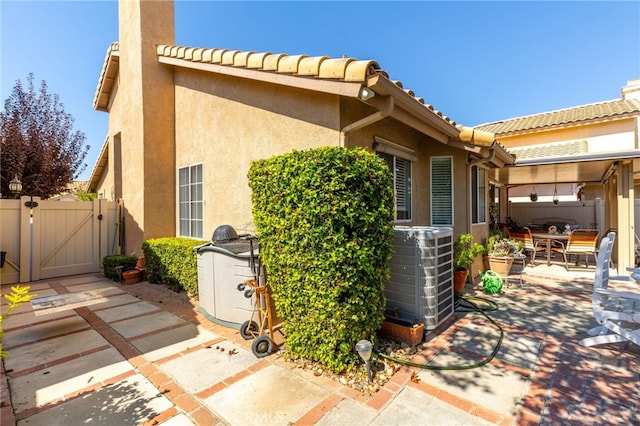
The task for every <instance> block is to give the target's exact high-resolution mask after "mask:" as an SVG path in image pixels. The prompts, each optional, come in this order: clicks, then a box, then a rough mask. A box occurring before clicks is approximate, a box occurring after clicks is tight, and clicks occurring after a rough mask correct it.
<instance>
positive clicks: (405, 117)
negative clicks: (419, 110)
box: [391, 108, 451, 145]
mask: <svg viewBox="0 0 640 426" xmlns="http://www.w3.org/2000/svg"><path fill="white" fill-rule="evenodd" d="M391 117H393V118H395V119H396V120H398V121H400V122H402V123H404V124H406V125H407V126H409V127H411V128H413V129H416V130H417V131H419V132H422V133H424V134H425V135H427V136H429V137H432V138H433V139H435V140H437V141H438V142H441V143H443V144H445V145H446V144H449V142H450V140H451V138H450V137H449V136H448V135H446V134H444V133H442V132H440V131H439V130H437V129H434V128H433V127H432V126H430V125H429V123H425V122H424V121H421V120H420V118H419V117H416V116H415V115H413V114H411V113H409V112H407V111H406V110H403V109H398V108H396V109H394V110H393V112H392V113H391Z"/></svg>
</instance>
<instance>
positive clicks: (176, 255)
mask: <svg viewBox="0 0 640 426" xmlns="http://www.w3.org/2000/svg"><path fill="white" fill-rule="evenodd" d="M203 243H204V241H198V240H192V239H190V238H181V237H166V238H155V239H150V240H146V241H144V242H143V243H142V251H143V252H144V258H145V263H146V269H147V277H148V279H149V282H150V283H156V284H157V283H159V284H167V285H168V286H169V288H171V289H173V290H175V291H181V290H185V291H186V292H187V293H189V294H192V295H197V294H198V265H197V254H196V252H195V251H193V248H194V247H195V246H199V245H201V244H203Z"/></svg>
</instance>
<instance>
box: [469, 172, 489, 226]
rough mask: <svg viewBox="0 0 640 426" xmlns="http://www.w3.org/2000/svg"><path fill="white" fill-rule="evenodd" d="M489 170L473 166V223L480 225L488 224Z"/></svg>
mask: <svg viewBox="0 0 640 426" xmlns="http://www.w3.org/2000/svg"><path fill="white" fill-rule="evenodd" d="M487 186H488V185H487V170H486V169H485V168H484V167H481V166H477V165H475V166H471V223H472V224H473V225H480V224H483V223H486V222H487Z"/></svg>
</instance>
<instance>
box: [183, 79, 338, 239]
mask: <svg viewBox="0 0 640 426" xmlns="http://www.w3.org/2000/svg"><path fill="white" fill-rule="evenodd" d="M175 111H176V118H175V126H176V172H175V173H176V179H177V171H178V169H179V168H181V167H185V166H189V165H194V164H199V163H201V164H202V169H203V183H204V185H203V186H204V194H203V196H204V211H203V214H204V225H203V238H205V239H208V238H210V236H211V234H212V233H213V230H214V229H215V228H216V227H217V226H219V225H223V224H230V225H232V226H234V227H236V228H238V229H246V228H247V227H248V225H249V224H251V223H252V221H253V219H252V215H251V190H250V188H249V184H248V179H247V173H248V171H249V166H250V164H251V161H253V160H256V159H261V158H268V157H271V156H273V155H279V154H283V153H286V152H290V151H292V150H294V149H298V150H303V149H310V148H316V147H321V146H337V145H338V143H339V140H340V139H339V132H338V130H337V129H338V125H339V116H338V98H337V97H335V96H329V95H317V94H316V95H315V96H313V94H312V93H311V92H308V91H302V90H298V89H292V88H285V87H276V86H273V85H268V84H265V83H255V82H250V81H246V80H241V79H237V78H233V77H226V76H219V75H213V74H208V73H201V72H195V71H189V70H178V71H177V72H176V108H175ZM176 182H177V181H176ZM177 190H178V188H177V183H176V184H175V185H174V191H175V192H176V194H177ZM176 196H177V195H176ZM172 208H173V209H175V212H176V218H178V217H179V216H178V210H177V203H174V205H173V206H172ZM177 226H178V225H177V223H176V232H178V230H179V228H178V227H177ZM249 228H250V226H249Z"/></svg>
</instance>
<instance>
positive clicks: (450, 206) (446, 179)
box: [429, 155, 455, 226]
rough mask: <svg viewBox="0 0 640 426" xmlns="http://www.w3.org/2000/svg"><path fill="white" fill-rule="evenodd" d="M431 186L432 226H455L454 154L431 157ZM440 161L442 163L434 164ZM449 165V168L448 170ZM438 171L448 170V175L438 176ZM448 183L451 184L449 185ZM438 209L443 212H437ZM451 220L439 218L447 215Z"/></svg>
mask: <svg viewBox="0 0 640 426" xmlns="http://www.w3.org/2000/svg"><path fill="white" fill-rule="evenodd" d="M429 160H430V169H429V170H430V187H431V198H430V201H431V202H430V203H429V205H430V208H431V214H430V216H431V225H432V226H453V218H454V213H455V212H454V203H453V188H454V181H453V156H451V155H445V156H434V157H431V158H430V159H429ZM435 162H440V163H441V164H434V163H435ZM447 166H448V170H447ZM436 172H445V173H446V172H448V176H445V175H442V176H436V174H435V173H436ZM447 183H448V184H449V185H448V186H447ZM436 211H442V212H443V213H438V214H436ZM447 214H448V216H449V217H448V219H449V220H441V219H439V218H440V217H441V216H443V218H444V217H445V216H447Z"/></svg>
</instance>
